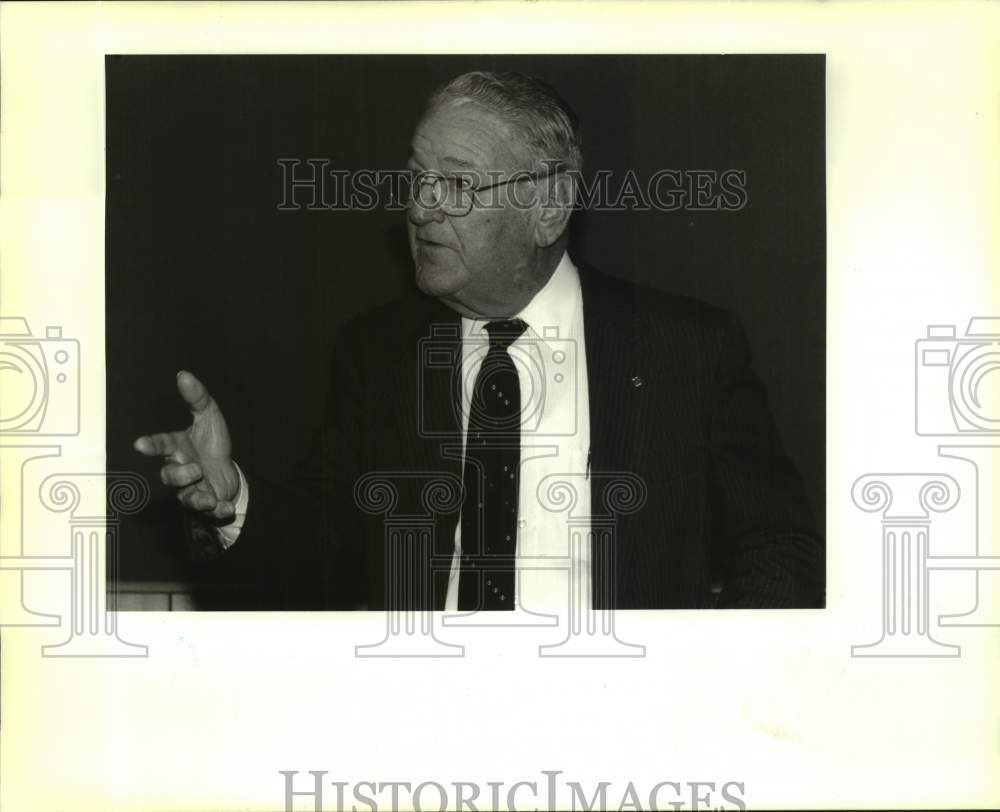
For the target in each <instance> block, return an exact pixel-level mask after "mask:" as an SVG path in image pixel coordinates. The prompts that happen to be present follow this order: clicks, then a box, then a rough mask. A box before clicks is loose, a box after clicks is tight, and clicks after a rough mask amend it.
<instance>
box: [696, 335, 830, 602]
mask: <svg viewBox="0 0 1000 812" xmlns="http://www.w3.org/2000/svg"><path fill="white" fill-rule="evenodd" d="M711 392H712V395H711V396H712V398H713V406H712V418H711V420H710V424H709V432H710V445H711V471H712V480H711V494H712V496H711V498H712V514H713V522H714V555H715V557H716V558H717V560H718V561H719V564H720V566H719V571H720V574H721V576H722V592H721V594H720V595H719V602H718V606H719V607H720V608H721V607H726V608H793V607H797V608H807V607H821V606H823V604H824V597H825V596H824V582H825V578H824V570H825V550H824V543H823V540H822V538H821V536H820V535H819V533H817V531H816V528H815V522H814V519H813V516H812V512H811V510H810V508H809V503H808V499H807V497H806V493H805V489H804V487H803V484H802V480H801V478H800V476H799V474H798V472H797V471H796V470H795V467H794V466H793V464H792V462H791V461H790V460H789V459H788V457H787V456H786V455H785V453H784V451H783V449H782V446H781V441H780V438H779V436H778V432H777V429H776V427H775V425H774V421H773V419H772V417H771V414H770V411H769V409H768V405H767V397H766V394H765V391H764V386H763V384H762V383H761V381H760V379H759V378H758V377H757V375H756V374H755V373H754V372H753V370H752V369H751V366H750V347H749V344H748V342H747V340H746V336H745V334H744V333H743V330H742V329H741V328H740V327H739V326H738V325H737V324H736V323H735V322H734V321H732V320H731V319H730V320H729V321H728V324H727V325H726V327H725V330H724V337H723V340H722V343H721V350H720V353H719V358H718V364H717V369H716V375H715V385H714V387H713V388H712V390H711Z"/></svg>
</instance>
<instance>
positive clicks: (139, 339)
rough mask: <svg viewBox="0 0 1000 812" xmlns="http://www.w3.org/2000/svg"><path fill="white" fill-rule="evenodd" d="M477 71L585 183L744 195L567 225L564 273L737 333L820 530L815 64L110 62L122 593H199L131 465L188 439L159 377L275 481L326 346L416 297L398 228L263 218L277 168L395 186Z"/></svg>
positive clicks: (171, 528) (315, 407) (171, 531)
mask: <svg viewBox="0 0 1000 812" xmlns="http://www.w3.org/2000/svg"><path fill="white" fill-rule="evenodd" d="M473 69H487V70H519V71H523V72H526V73H530V74H533V75H536V76H539V77H541V78H543V79H545V80H546V81H548V82H549V83H550V84H552V85H553V86H554V87H555V88H556V89H557V90H559V92H560V93H561V94H562V95H563V97H564V98H565V99H566V100H567V101H568V102H569V104H570V106H571V107H573V108H574V109H575V110H576V112H577V114H578V115H579V117H580V121H581V123H582V128H583V136H584V162H585V172H592V171H594V170H597V169H609V170H611V171H612V172H613V173H614V177H615V178H617V179H620V178H622V177H623V176H624V174H625V173H626V172H627V171H628V170H629V169H633V170H634V171H635V173H636V174H637V176H638V177H639V178H640V179H643V178H647V177H649V176H650V175H652V174H653V173H654V172H656V171H657V170H659V169H664V168H670V169H681V170H691V169H714V170H718V171H722V170H726V169H740V170H744V171H745V172H746V178H747V180H746V190H747V205H746V206H745V207H744V208H743V209H742V210H740V211H737V212H693V211H683V210H681V211H675V212H657V211H652V212H637V211H632V212H629V211H619V212H578V213H577V214H576V215H574V221H573V225H572V236H571V245H570V253H571V255H572V256H573V257H574V258H575V259H576V260H577V261H582V262H585V263H587V264H589V265H591V266H595V267H597V268H600V269H602V270H604V271H605V272H606V273H609V274H613V275H617V276H621V277H624V278H627V279H632V280H634V281H636V282H640V283H643V284H646V285H649V286H652V287H655V288H660V289H662V290H666V291H670V292H676V293H682V294H687V295H690V296H695V297H698V298H701V299H704V300H706V301H709V302H712V303H714V304H717V305H720V306H722V307H724V308H727V309H729V310H731V311H733V312H734V313H735V314H736V315H737V316H738V317H739V319H740V320H741V321H742V323H743V324H744V326H745V327H746V328H747V332H748V334H749V337H750V341H751V345H752V347H753V349H754V366H755V367H756V369H757V371H758V373H759V374H760V375H761V377H762V378H763V379H764V381H765V383H766V385H767V388H768V392H769V396H770V401H771V406H772V411H773V413H774V416H775V419H776V421H777V423H778V426H779V428H780V430H781V433H782V436H783V438H784V441H785V445H786V448H787V450H788V452H789V455H790V456H791V458H792V460H793V461H794V462H795V463H796V464H797V465H798V466H799V469H800V471H801V472H802V474H803V477H804V479H805V481H806V486H807V490H808V493H809V496H810V499H811V501H812V505H813V508H814V510H815V511H816V514H817V517H818V519H819V521H820V523H821V525H820V526H821V527H822V526H823V523H824V522H825V504H824V493H825V486H824V474H825V417H824V408H825V274H826V271H825V257H826V240H825V156H824V59H823V57H822V56H771V55H768V56H763V55H760V56H658V55H652V56H631V55H629V56H621V55H600V56H595V55H579V56H537V55H530V56H488V55H487V56H483V55H475V56H109V57H107V149H108V154H107V173H108V174H107V221H106V228H107V235H106V236H107V242H106V252H107V253H106V257H107V260H106V262H107V267H106V301H107V311H106V324H107V328H106V329H107V370H108V376H107V385H108V391H107V416H108V417H107V419H108V425H107V438H108V440H107V443H108V448H107V451H108V468H109V470H133V471H139V472H141V473H143V474H145V475H147V476H148V477H149V478H150V479H151V481H152V482H153V504H152V505H151V506H150V508H148V509H147V510H146V511H145V512H143V513H142V514H140V515H139V516H137V517H133V518H131V519H129V520H127V521H126V522H124V523H123V525H122V527H121V531H120V533H121V535H120V538H121V540H122V543H121V547H120V549H119V551H118V556H119V560H120V577H121V578H122V579H123V580H132V581H135V580H140V581H141V580H152V581H163V580H173V581H188V582H191V583H193V584H194V583H198V581H199V579H200V580H201V581H204V579H205V577H206V576H205V575H204V574H200V572H199V570H198V569H197V568H196V567H194V566H193V565H192V563H191V562H190V552H189V550H188V546H187V545H186V543H185V540H184V534H183V532H182V529H181V528H182V525H181V522H180V507H179V505H178V504H177V502H176V500H175V499H174V497H173V495H172V493H171V492H169V491H168V489H167V488H165V487H163V486H162V485H160V483H159V478H158V474H157V471H158V469H159V465H160V463H159V462H158V461H156V460H147V459H144V458H142V457H141V456H140V455H138V454H137V453H136V452H134V451H133V450H132V442H133V440H134V439H135V438H136V437H137V436H139V435H141V434H145V433H149V432H152V431H165V430H173V429H178V428H182V427H184V426H186V425H187V424H188V423H189V417H188V415H187V412H186V408H185V407H184V405H183V403H182V402H181V401H180V398H179V396H178V395H177V393H176V388H175V384H174V375H175V373H176V372H177V370H178V369H189V370H191V371H192V372H194V373H195V374H196V375H198V376H199V377H200V378H201V379H202V380H203V381H204V382H205V383H206V385H207V386H208V387H209V390H210V391H211V392H212V394H213V395H214V397H215V398H216V400H217V401H218V402H219V404H220V405H221V407H222V409H223V412H224V414H225V415H226V418H227V420H228V422H229V426H230V430H231V432H232V435H233V438H234V456H235V457H236V459H237V460H239V461H240V462H242V463H245V464H246V465H247V466H248V467H250V468H253V469H254V470H258V471H267V472H269V473H270V474H271V475H272V476H273V477H275V478H282V477H283V476H284V475H285V474H286V473H287V472H289V471H290V470H291V468H292V466H293V464H294V463H295V461H296V460H297V459H298V458H299V457H301V456H302V455H303V453H304V451H305V448H306V444H307V443H308V442H309V439H310V437H311V432H312V430H313V428H314V427H315V426H316V425H317V424H318V422H319V415H320V410H321V408H322V392H323V391H324V386H325V381H324V374H325V368H326V362H327V357H328V353H329V350H330V347H331V342H332V337H333V336H334V334H335V332H336V331H337V329H338V327H339V326H340V325H341V324H342V323H343V322H344V320H345V319H347V318H348V317H350V316H352V315H354V314H356V313H359V312H361V311H363V310H366V309H368V308H369V307H371V306H373V305H375V304H377V303H379V302H382V301H385V300H388V299H391V298H394V297H395V296H397V295H398V294H400V293H402V292H403V291H404V290H406V289H407V288H408V287H410V286H412V284H413V283H412V277H411V268H410V261H409V255H408V250H407V247H406V242H405V230H404V219H403V215H402V214H401V213H400V212H388V211H384V210H376V211H373V212H364V213H363V212H345V211H319V212H312V211H306V210H304V209H303V210H300V211H279V210H278V208H277V207H278V205H279V204H280V203H281V200H282V196H283V173H282V169H281V167H280V166H279V165H278V163H277V161H278V159H280V158H297V159H300V160H303V161H304V160H305V159H307V158H325V159H329V161H330V167H331V168H337V169H347V170H351V169H361V168H372V169H401V168H403V167H404V166H405V161H406V155H407V151H408V145H409V138H410V135H411V132H412V129H413V127H414V125H415V124H416V122H417V120H418V118H419V116H420V113H421V110H422V106H423V103H424V101H425V100H426V98H427V96H428V94H429V93H430V92H431V91H432V90H433V89H434V88H435V87H436V86H438V85H439V84H440V83H442V82H444V81H446V80H448V79H450V78H452V77H454V76H456V75H458V74H459V73H462V72H464V71H466V70H473ZM304 169H305V167H302V169H301V170H300V171H304ZM300 200H301V201H302V202H305V201H306V198H300ZM210 587H211V584H205V583H203V584H202V586H201V587H199V589H201V591H202V592H203V593H207V592H210V591H211V589H210ZM209 605H210V603H209V604H206V606H209Z"/></svg>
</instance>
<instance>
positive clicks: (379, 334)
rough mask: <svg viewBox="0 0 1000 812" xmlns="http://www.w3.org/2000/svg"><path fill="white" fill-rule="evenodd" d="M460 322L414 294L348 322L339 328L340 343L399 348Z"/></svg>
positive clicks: (383, 305)
mask: <svg viewBox="0 0 1000 812" xmlns="http://www.w3.org/2000/svg"><path fill="white" fill-rule="evenodd" d="M459 323H460V320H459V317H458V316H457V315H456V314H455V313H454V311H452V310H450V309H449V308H447V307H446V306H445V305H443V304H441V303H440V302H437V301H436V300H434V299H431V298H429V297H427V296H425V295H423V294H421V293H419V292H416V291H415V292H413V293H407V294H405V295H403V296H400V297H397V298H395V299H391V300H389V301H386V302H383V303H381V304H378V305H375V306H374V307H372V308H369V309H368V310H365V311H363V312H362V313H359V314H357V315H355V316H353V317H352V318H350V319H348V320H347V322H346V323H345V325H344V327H343V328H342V329H341V340H342V341H343V342H346V343H349V344H361V345H363V346H365V347H367V348H368V349H369V350H372V349H374V350H377V349H378V348H386V349H391V348H394V347H395V348H398V347H399V346H400V343H401V341H404V340H405V339H412V340H419V339H420V338H421V337H423V336H429V335H430V334H431V330H432V327H433V326H435V325H449V324H459ZM405 343H407V344H408V343H410V342H409V341H405Z"/></svg>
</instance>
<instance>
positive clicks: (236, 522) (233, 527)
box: [215, 461, 250, 550]
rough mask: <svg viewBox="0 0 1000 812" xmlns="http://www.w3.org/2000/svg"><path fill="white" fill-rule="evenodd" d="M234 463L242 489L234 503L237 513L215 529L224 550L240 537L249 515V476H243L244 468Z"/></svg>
mask: <svg viewBox="0 0 1000 812" xmlns="http://www.w3.org/2000/svg"><path fill="white" fill-rule="evenodd" d="M233 465H235V466H236V473H238V474H239V475H240V489H239V491H238V493H237V495H236V503H235V504H234V505H233V507H234V508H235V510H236V513H235V515H234V516H233V520H232V521H231V522H230V523H229V524H227V525H225V526H224V527H217V528H216V529H215V530H216V533H217V534H218V536H219V544H221V545H222V549H223V550H228V549H229V548H230V547H232V546H233V544H235V543H236V539H238V538H239V537H240V531H241V530H242V529H243V522H244V521H245V520H246V517H247V505H248V504H249V502H250V488H249V487H248V486H247V478H246V477H245V476H243V469H242V468H240V466H238V465H236V463H235V461H234V462H233Z"/></svg>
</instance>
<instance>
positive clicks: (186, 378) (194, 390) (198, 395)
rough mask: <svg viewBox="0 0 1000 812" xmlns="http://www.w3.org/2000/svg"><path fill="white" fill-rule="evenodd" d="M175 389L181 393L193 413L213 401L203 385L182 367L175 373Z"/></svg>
mask: <svg viewBox="0 0 1000 812" xmlns="http://www.w3.org/2000/svg"><path fill="white" fill-rule="evenodd" d="M177 391H178V392H180V393H181V397H182V398H184V402H185V403H187V405H188V406H189V407H190V408H191V414H193V415H199V414H201V413H202V412H204V411H205V410H206V409H208V407H209V406H211V405H212V403H213V401H212V396H211V395H210V394H208V390H207V389H206V388H205V385H204V384H203V383H202V382H201V381H199V380H198V379H197V378H196V377H195V376H194V375H192V374H191V373H190V372H188V371H187V370H184V369H182V370H181V371H180V372H178V373H177Z"/></svg>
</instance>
